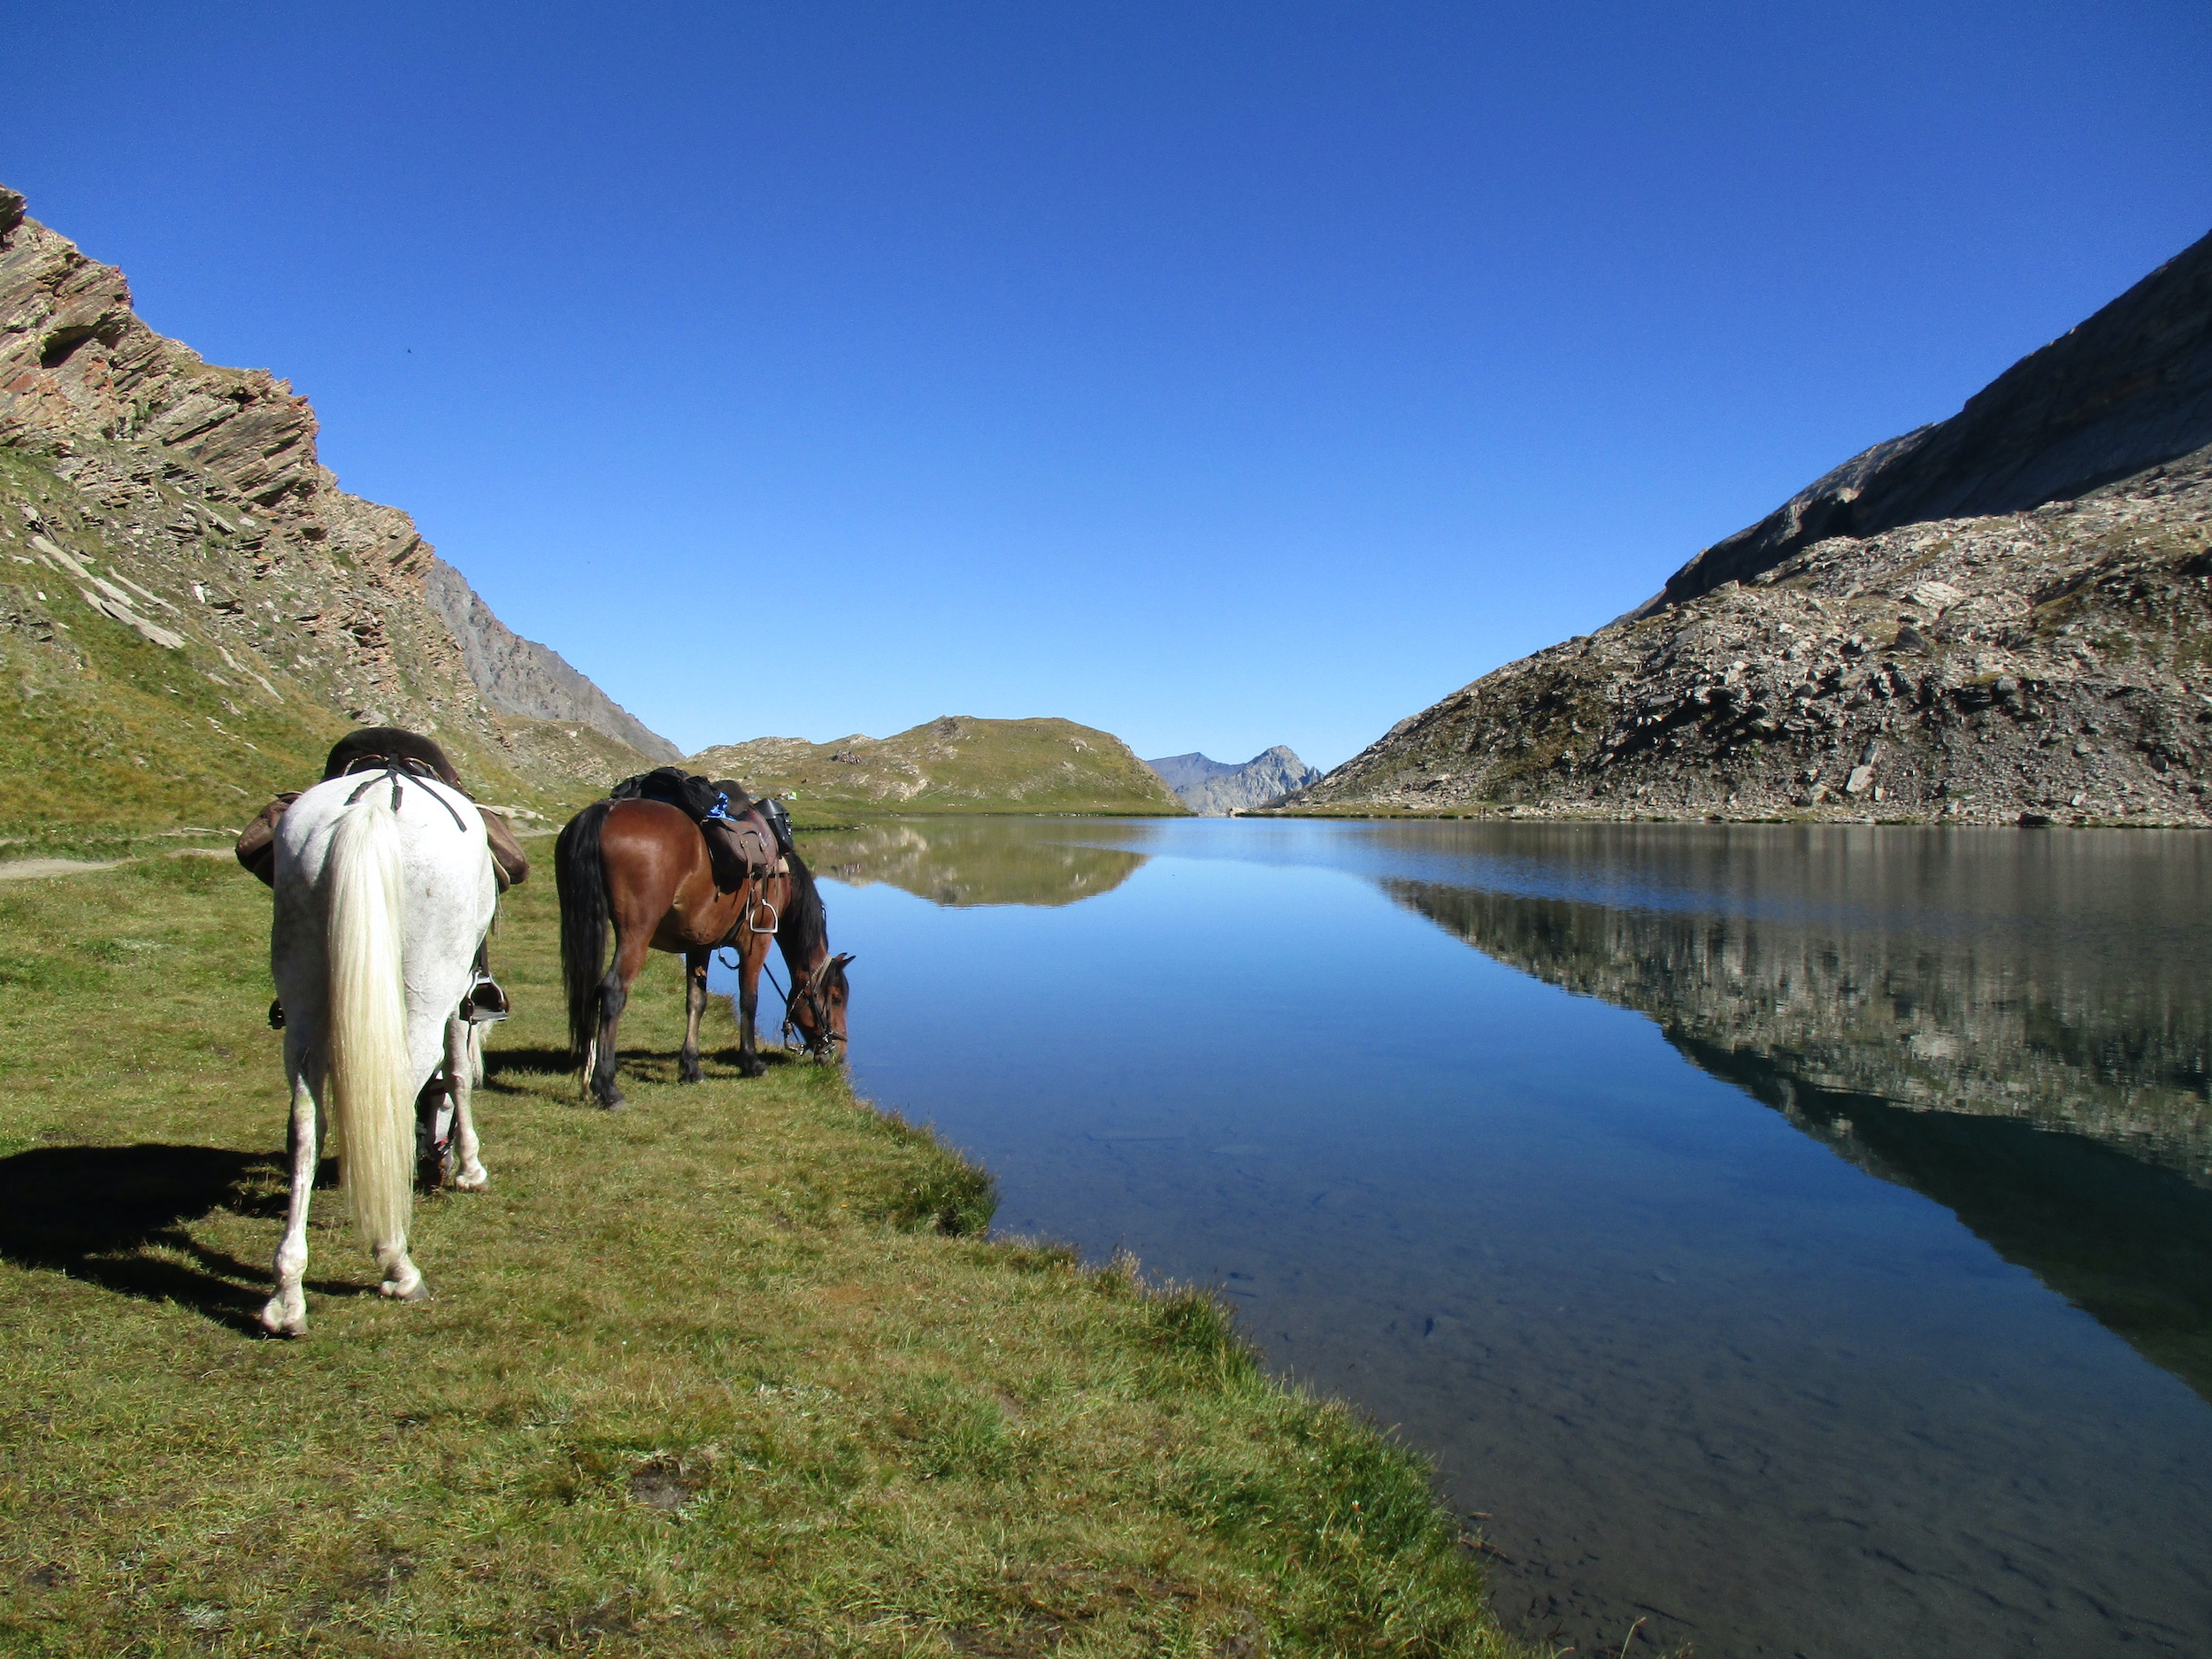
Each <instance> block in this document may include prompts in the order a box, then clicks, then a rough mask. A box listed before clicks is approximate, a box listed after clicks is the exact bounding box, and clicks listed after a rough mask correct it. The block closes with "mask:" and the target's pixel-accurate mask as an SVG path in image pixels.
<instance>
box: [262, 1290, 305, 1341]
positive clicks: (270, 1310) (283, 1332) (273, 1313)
mask: <svg viewBox="0 0 2212 1659" xmlns="http://www.w3.org/2000/svg"><path fill="white" fill-rule="evenodd" d="M261 1328H262V1329H263V1330H265V1331H266V1332H267V1333H269V1334H270V1335H271V1336H305V1335H306V1334H307V1315H306V1313H305V1311H304V1310H303V1311H301V1312H299V1313H287V1312H286V1311H285V1310H284V1300H283V1298H282V1297H280V1296H272V1297H271V1298H270V1299H269V1305H268V1306H267V1307H265V1308H264V1309H262V1310H261Z"/></svg>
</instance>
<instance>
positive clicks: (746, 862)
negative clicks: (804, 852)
mask: <svg viewBox="0 0 2212 1659" xmlns="http://www.w3.org/2000/svg"><path fill="white" fill-rule="evenodd" d="M607 793H608V795H610V797H611V798H612V799H614V800H617V801H658V802H661V803H663V804H664V805H667V806H672V807H674V808H675V809H676V810H678V811H680V812H681V813H682V814H683V815H684V816H685V817H687V818H690V819H691V820H692V821H693V822H694V823H695V824H697V825H698V826H699V833H701V834H702V835H703V836H705V837H706V842H707V862H708V863H709V864H710V865H711V866H712V867H713V870H714V885H715V886H716V887H719V888H721V889H722V891H724V892H725V893H734V892H736V891H737V889H738V888H739V887H742V886H744V885H745V883H746V882H747V881H749V880H757V879H760V878H762V877H764V876H770V875H774V874H776V873H778V872H780V870H782V869H783V868H784V867H785V866H784V864H783V856H784V843H785V840H786V838H785V837H784V836H782V835H779V834H778V833H777V830H778V828H779V827H780V826H778V825H777V824H776V823H775V822H774V821H773V820H772V819H771V818H770V817H769V815H768V814H767V813H766V812H764V811H763V810H762V809H761V807H760V806H759V805H758V804H757V803H755V802H754V801H753V799H752V797H751V796H749V795H747V794H746V793H745V789H744V787H743V786H742V785H741V784H739V783H737V782H735V781H733V780H730V779H726V778H724V779H714V780H710V779H707V778H703V777H700V776H699V775H698V774H697V773H695V772H686V771H684V770H683V768H681V767H680V766H658V767H656V768H654V770H652V771H651V772H640V773H638V774H637V776H635V777H634V778H625V779H624V780H622V781H621V782H620V783H618V784H617V785H615V787H613V788H612V789H611V790H609V791H608V792H607Z"/></svg>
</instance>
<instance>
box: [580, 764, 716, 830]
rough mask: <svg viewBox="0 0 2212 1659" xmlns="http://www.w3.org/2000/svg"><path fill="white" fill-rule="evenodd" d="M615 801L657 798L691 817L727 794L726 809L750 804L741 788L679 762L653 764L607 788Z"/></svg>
mask: <svg viewBox="0 0 2212 1659" xmlns="http://www.w3.org/2000/svg"><path fill="white" fill-rule="evenodd" d="M607 795H608V796H609V798H610V799H611V800H616V801H661V802H664V803H667V804H668V805H670V806H672V807H674V808H675V809H676V810H678V811H680V812H681V813H683V814H684V815H685V816H686V817H687V818H705V817H706V816H707V814H708V813H710V812H711V811H713V810H714V798H715V796H717V795H727V796H728V797H729V806H728V808H727V809H726V810H728V811H729V812H731V813H733V814H735V813H739V812H742V811H743V810H745V809H746V808H747V807H748V806H749V805H750V804H751V803H750V802H749V801H748V800H747V799H746V797H745V791H744V790H742V789H741V788H739V787H737V785H735V784H733V783H729V782H721V783H714V782H710V781H709V780H706V779H704V778H702V777H700V776H699V774H698V773H696V772H686V771H685V770H684V769H683V768H682V767H681V766H656V767H655V768H654V769H653V770H652V771H650V772H640V773H638V774H637V776H635V777H634V778H625V779H624V780H622V781H621V782H620V783H618V784H617V785H615V787H613V788H611V789H610V790H608V791H607Z"/></svg>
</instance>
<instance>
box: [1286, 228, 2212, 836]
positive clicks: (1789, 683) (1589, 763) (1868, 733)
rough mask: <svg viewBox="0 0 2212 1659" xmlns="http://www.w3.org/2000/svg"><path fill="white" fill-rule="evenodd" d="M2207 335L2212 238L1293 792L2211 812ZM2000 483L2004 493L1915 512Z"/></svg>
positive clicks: (1524, 805) (1983, 813)
mask: <svg viewBox="0 0 2212 1659" xmlns="http://www.w3.org/2000/svg"><path fill="white" fill-rule="evenodd" d="M2208 342H2212V238H2208V239H2206V241H2204V242H2199V243H2198V244H2196V245H2195V246H2194V247H2193V248H2192V249H2190V250H2188V252H2187V253H2185V254H2184V255H2183V256H2181V257H2179V258H2177V259H2176V260H2174V261H2173V262H2171V263H2170V265H2167V266H2164V267H2162V269H2161V271H2160V272H2158V273H2154V275H2153V276H2152V277H2151V278H2149V279H2147V280H2146V281H2145V282H2144V283H2142V284H2139V285H2138V287H2137V288H2134V289H2131V291H2130V294H2129V295H2128V296H2124V297H2123V299H2122V300H2120V301H2117V302H2116V303H2114V304H2113V305H2112V306H2108V307H2107V308H2106V310H2105V311H2101V312H2100V313H2099V314H2098V316H2097V318H2094V319H2091V321H2090V322H2089V323H2085V324H2084V325H2083V326H2082V327H2081V328H2080V329H2078V330H2076V331H2075V333H2074V334H2071V335H2069V336H2068V337H2067V339H2066V340H2065V341H2062V342H2056V343H2055V345H2053V346H2051V347H2048V348H2046V349H2045V350H2044V351H2043V352H2039V353H2037V354H2036V355H2035V356H2034V357H2031V358H2029V359H2027V360H2026V361H2025V362H2024V363H2023V364H2021V365H2016V368H2015V369H2013V370H2010V371H2008V373H2007V374H2006V375H2004V376H2002V377H2001V378H2000V379H1999V380H1997V381H1996V382H1994V383H1993V385H1992V386H1991V387H1990V388H1988V390H1986V391H1985V392H1984V393H1982V394H1980V395H1979V396H1977V397H1976V398H1975V399H1974V400H1973V401H1972V402H1971V403H1969V404H1968V405H1967V407H1966V409H1965V410H1963V411H1961V414H1960V415H1959V416H1958V417H1956V418H1955V419H1954V420H1953V421H1950V422H1945V423H1940V424H1939V425H1938V426H1934V427H1929V428H1924V429H1922V431H1920V432H1918V433H1915V434H1908V436H1907V437H1906V438H1904V439H1900V440H1897V441H1895V442H1894V443H1893V444H1892V445H1888V446H1877V448H1876V449H1874V450H1870V451H1868V452H1867V455H1866V456H1863V457H1858V458H1857V459H1856V460H1855V461H1854V462H1853V463H1851V464H1848V465H1847V467H1846V468H1844V469H1839V472H1836V473H1832V474H1830V475H1829V478H1828V479H1827V480H1823V481H1822V483H1821V484H1818V485H1816V486H1814V487H1813V488H1812V489H1810V490H1809V491H1807V492H1804V493H1802V494H1801V495H1800V496H1798V497H1796V498H1794V499H1793V502H1792V503H1790V504H1789V505H1788V506H1786V507H1785V508H1784V509H1783V510H1782V511H1780V512H1779V513H1778V514H1776V515H1772V516H1770V518H1768V519H1765V520H1763V521H1762V522H1761V524H1760V525H1758V526H1752V528H1751V529H1750V530H1747V531H1746V532H1743V533H1741V534H1740V535H1738V536H1735V537H1731V538H1729V540H1728V541H1724V542H1721V543H1718V544H1717V545H1716V547H1715V548H1712V549H1707V550H1706V551H1705V552H1704V553H1702V554H1701V555H1699V556H1698V557H1697V558H1696V559H1694V560H1692V561H1691V562H1690V564H1689V565H1686V566H1685V567H1684V568H1683V570H1682V571H1681V572H1677V574H1676V577H1675V578H1674V579H1673V580H1671V581H1670V583H1669V584H1668V588H1667V589H1666V590H1665V591H1664V592H1663V593H1662V594H1661V595H1659V597H1658V598H1657V599H1655V600H1654V601H1653V602H1652V603H1651V604H1649V605H1647V606H1645V607H1642V608H1640V610H1639V611H1636V612H1633V613H1632V614H1631V615H1629V616H1627V617H1624V618H1621V619H1620V620H1619V621H1617V622H1615V623H1613V624H1611V625H1609V626H1607V627H1604V628H1602V629H1601V630H1599V631H1598V632H1597V633H1596V634H1591V635H1586V636H1582V637H1578V638H1577V639H1574V640H1571V641H1567V642H1566V643H1564V644H1562V645H1557V646H1554V647H1551V648H1550V649H1548V650H1544V651H1540V652H1538V653H1536V654H1535V655H1534V656H1532V657H1525V658H1523V659H1521V660H1520V661H1518V662H1516V663H1511V664H1507V665H1506V666H1505V667H1503V668H1500V669H1498V670H1496V671H1494V672H1492V673H1489V674H1487V675H1485V676H1484V677H1483V678H1482V679H1480V680H1476V681H1475V682H1473V683H1472V684H1471V685H1469V686H1467V687H1463V688H1462V689H1461V690H1459V691H1457V692H1455V693H1454V694H1453V695H1450V696H1448V697H1447V698H1445V699H1443V700H1442V701H1441V702H1440V703H1436V704H1434V705H1433V706H1432V707H1431V708H1429V709H1426V710H1423V711H1422V712H1421V713H1419V714H1417V715H1414V716H1412V717H1410V718H1407V719H1405V720H1402V721H1401V722H1400V723H1399V724H1398V725H1397V726H1394V727H1393V728H1392V729H1391V730H1390V731H1389V732H1388V733H1386V734H1385V735H1384V736H1383V737H1382V738H1381V739H1380V740H1379V741H1377V742H1375V743H1374V744H1372V745H1371V746H1370V747H1369V748H1368V749H1365V750H1363V751H1362V752H1361V753H1360V754H1359V755H1357V756H1356V757H1353V758H1352V759H1351V760H1349V761H1348V762H1347V763H1345V764H1343V765H1342V766H1340V767H1338V768H1336V769H1335V770H1334V771H1333V772H1330V773H1329V774H1328V775H1327V776H1325V778H1323V779H1321V780H1319V781H1318V782H1317V783H1315V784H1313V785H1310V786H1309V787H1306V788H1305V789H1303V790H1301V791H1300V792H1298V793H1297V794H1296V795H1294V796H1292V797H1291V798H1290V800H1289V801H1288V802H1286V803H1285V805H1286V806H1287V807H1288V808H1290V809H1291V810H1322V811H1330V810H1337V811H1343V810H1353V811H1371V810H1399V811H1415V812H1425V813H1445V814H1458V813H1468V814H1479V815H1488V814H1493V813H1501V812H1502V813H1507V814H1518V815H1538V816H1575V817H1600V818H1635V817H1657V818H1683V817H1719V818H1846V819H1869V818H1888V819H1903V820H1913V821H1927V820H1933V819H1940V820H1943V821H1947V822H1970V823H2020V822H2026V823H2039V822H2066V823H2080V824H2099V823H2129V824H2176V825H2183V824H2185V825H2204V824H2212V803H2208V800H2207V795H2206V784H2205V781H2204V780H2205V779H2206V778H2207V776H2208V767H2212V390H2208V388H2212V343H2208ZM2101 353H2102V354H2105V355H2100V354H2101ZM2061 394H2063V396H2061ZM2175 446H2178V447H2175ZM2161 450H2163V451H2165V453H2164V454H2163V456H2162V457H2159V458H2157V459H2156V460H2155V461H2154V462H2146V461H2145V457H2147V456H2155V455H2157V454H2158V452H2159V451H2161ZM2138 463H2144V464H2143V465H2136V464H2138ZM2116 466H2120V467H2127V466H2133V467H2134V468H2135V470H2133V471H2131V472H2127V474H2126V475H2125V476H2124V477H2121V478H2118V479H2113V478H2112V477H2111V472H2112V469H2113V468H2115V467H2116ZM1853 469H1857V470H1856V471H1855V472H1854V471H1853ZM1847 474H1849V476H1850V478H1852V479H1855V480H1856V481H1855V482H1850V481H1847V482H1845V483H1842V484H1837V483H1836V482H1835V480H1838V479H1839V478H1844V477H1845V476H1846V475H1847ZM1854 491H1856V492H1858V493H1857V494H1856V495H1854V494H1853V493H1852V492H1854ZM2046 492H2047V495H2046ZM2023 495H2029V496H2032V495H2046V498H2045V499H2041V500H2039V501H2033V502H2026V503H2023V502H2022V501H2021V499H2020V498H2021V497H2022V496H2023ZM1992 501H1995V502H2006V503H2013V504H2011V505H2008V506H2007V507H2006V510H2004V511H1990V512H1980V513H1977V514H1974V515H1973V516H1958V517H1942V518H1924V517H1920V516H1918V515H1919V514H1921V513H1923V512H1931V511H1953V508H1954V506H1955V505H1956V504H1963V505H1964V506H1966V507H1969V508H1972V507H1977V506H1979V505H1982V504H1985V503H1988V502H1992ZM1824 502H1825V503H1830V505H1829V506H1827V507H1822V506H1820V503H1824ZM1885 519H1894V520H1895V522H1894V523H1892V524H1889V525H1888V526H1887V527H1874V526H1879V524H1880V522H1881V521H1882V520H1885ZM1869 520H1871V521H1873V525H1872V526H1870V525H1869V523H1868V522H1867V521H1869ZM1839 523H1847V524H1849V525H1851V526H1855V528H1854V529H1853V532H1852V533H1850V534H1833V533H1832V532H1833V528H1834V526H1836V525H1837V524H1839Z"/></svg>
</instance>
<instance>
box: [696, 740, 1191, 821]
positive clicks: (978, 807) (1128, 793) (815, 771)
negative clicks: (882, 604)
mask: <svg viewBox="0 0 2212 1659" xmlns="http://www.w3.org/2000/svg"><path fill="white" fill-rule="evenodd" d="M685 764H687V766H689V767H690V768H691V770H692V771H694V772H706V773H708V774H709V775H710V776H711V777H717V778H735V779H737V780H739V781H740V782H741V783H742V784H744V785H745V787H747V788H748V789H749V790H751V791H752V792H753V793H754V794H756V795H767V794H780V793H782V792H784V791H786V790H792V791H795V792H796V793H797V795H798V801H797V802H796V803H795V806H794V807H793V812H794V815H795V817H796V818H798V819H799V821H800V822H801V823H803V824H808V823H811V824H822V823H829V822H833V821H835V820H837V819H840V818H852V817H860V818H878V817H881V816H883V815H884V814H886V813H889V812H1096V813H1130V814H1147V815H1159V816H1174V817H1181V816H1183V815H1184V814H1185V812H1186V811H1187V808H1186V807H1185V806H1184V805H1183V803H1181V802H1180V801H1178V800H1177V799H1176V798H1175V796H1174V794H1173V792H1171V790H1170V789H1169V788H1168V787H1167V786H1166V785H1165V784H1164V783H1163V782H1161V781H1160V779H1159V777H1158V775H1157V774H1156V773H1155V772H1153V771H1152V769H1151V768H1150V767H1148V766H1147V765H1146V764H1144V763H1143V762H1142V761H1141V760H1139V759H1138V758H1137V757H1136V755H1135V754H1134V753H1133V751H1132V750H1131V749H1130V748H1129V746H1128V744H1126V743H1125V742H1123V741H1121V740H1120V739H1119V738H1118V737H1116V736H1114V735H1113V734H1112V733H1110V732H1101V731H1098V730H1096V729H1094V727H1091V726H1078V725H1077V724H1076V723H1075V722H1074V721H1072V720H1054V719H1034V720H982V719H977V718H974V717H973V716H971V715H946V716H943V717H942V718H939V719H935V720H930V721H927V722H926V723H925V724H923V725H921V726H916V727H914V728H913V729H912V730H911V731H908V732H901V733H899V734H898V735H897V736H895V737H886V738H873V737H859V736H853V737H844V738H840V739H838V740H837V741H834V742H830V743H810V742H808V741H806V740H805V739H803V738H796V737H758V738H755V739H754V740H753V741H751V742H749V743H727V744H723V745H720V746H718V747H717V748H714V749H703V750H702V751H701V752H699V753H698V754H696V755H694V756H693V757H691V758H690V759H689V760H688V761H687V762H686V763H685Z"/></svg>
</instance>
